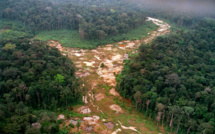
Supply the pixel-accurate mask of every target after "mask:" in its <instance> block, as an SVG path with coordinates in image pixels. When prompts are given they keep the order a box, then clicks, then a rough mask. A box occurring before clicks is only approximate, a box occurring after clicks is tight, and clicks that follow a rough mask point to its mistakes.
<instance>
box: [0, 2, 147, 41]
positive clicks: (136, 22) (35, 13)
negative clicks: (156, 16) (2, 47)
mask: <svg viewBox="0 0 215 134" xmlns="http://www.w3.org/2000/svg"><path fill="white" fill-rule="evenodd" d="M3 3H4V5H7V6H5V7H3V8H4V9H3V13H2V17H3V18H5V19H10V20H17V21H21V22H23V23H24V24H26V25H28V26H29V27H30V28H31V29H32V30H33V31H35V32H36V31H42V30H56V29H70V30H79V34H80V36H81V37H82V38H83V39H104V38H105V37H106V36H109V35H112V36H115V35H118V34H123V33H126V32H128V31H129V30H132V29H135V28H137V27H138V26H140V25H142V24H144V22H145V20H146V15H145V14H144V13H143V12H142V11H140V10H139V9H137V8H134V7H133V6H131V5H129V4H126V3H123V1H122V0H120V1H116V0H110V1H107V2H105V4H104V3H103V4H104V5H102V4H100V3H101V2H99V1H77V0H70V1H61V2H58V1H52V0H16V1H13V0H9V1H8V0H4V2H3Z"/></svg>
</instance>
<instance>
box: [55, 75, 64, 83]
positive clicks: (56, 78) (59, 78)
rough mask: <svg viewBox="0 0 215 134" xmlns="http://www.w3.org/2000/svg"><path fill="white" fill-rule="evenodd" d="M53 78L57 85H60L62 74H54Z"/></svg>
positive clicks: (62, 78)
mask: <svg viewBox="0 0 215 134" xmlns="http://www.w3.org/2000/svg"><path fill="white" fill-rule="evenodd" d="M54 78H55V81H56V82H57V84H58V85H60V84H62V83H63V82H64V76H62V75H61V74H57V75H55V77H54Z"/></svg>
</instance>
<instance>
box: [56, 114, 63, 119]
mask: <svg viewBox="0 0 215 134" xmlns="http://www.w3.org/2000/svg"><path fill="white" fill-rule="evenodd" d="M60 119H63V120H64V119H65V115H63V114H60V115H58V117H57V120H60Z"/></svg>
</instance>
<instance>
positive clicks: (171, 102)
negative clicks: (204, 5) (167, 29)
mask: <svg viewBox="0 0 215 134" xmlns="http://www.w3.org/2000/svg"><path fill="white" fill-rule="evenodd" d="M214 44H215V20H213V19H206V20H201V21H200V23H199V24H198V25H195V26H194V27H193V28H192V30H190V31H189V32H184V31H178V32H177V33H174V34H170V35H169V36H165V37H158V38H157V39H156V40H155V41H153V42H152V44H151V45H141V46H140V48H139V55H138V56H136V57H135V58H132V59H131V60H128V61H126V65H125V69H124V71H123V72H122V74H121V75H119V76H118V80H119V84H118V91H119V92H120V94H121V95H122V96H124V97H126V98H129V99H131V100H132V101H133V102H134V103H135V104H136V108H137V109H138V110H140V111H146V112H147V114H148V115H150V116H152V117H153V118H155V119H156V120H157V122H158V123H159V124H160V123H162V124H163V123H166V124H169V125H168V126H169V127H170V128H175V129H176V130H175V131H176V132H181V133H186V132H187V133H189V132H192V133H207V134H213V133H215V99H214V98H215V87H214V85H215V81H214V78H215V70H214V68H215V62H214V61H215V46H214Z"/></svg>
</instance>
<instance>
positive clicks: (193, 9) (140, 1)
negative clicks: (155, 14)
mask: <svg viewBox="0 0 215 134" xmlns="http://www.w3.org/2000/svg"><path fill="white" fill-rule="evenodd" d="M132 2H133V3H136V4H137V5H138V6H139V7H142V8H149V9H156V10H163V11H170V12H175V13H191V14H194V15H215V1H212V0H134V1H132Z"/></svg>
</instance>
